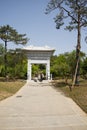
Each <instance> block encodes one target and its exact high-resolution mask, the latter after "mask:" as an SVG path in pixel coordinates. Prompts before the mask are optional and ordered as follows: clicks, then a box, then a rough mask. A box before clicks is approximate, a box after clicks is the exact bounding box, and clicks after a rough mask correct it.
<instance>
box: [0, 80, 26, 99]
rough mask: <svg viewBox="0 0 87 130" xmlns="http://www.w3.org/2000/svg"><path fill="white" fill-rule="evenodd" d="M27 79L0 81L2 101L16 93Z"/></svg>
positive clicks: (0, 97)
mask: <svg viewBox="0 0 87 130" xmlns="http://www.w3.org/2000/svg"><path fill="white" fill-rule="evenodd" d="M24 84H25V81H22V80H17V81H10V82H9V81H8V82H5V81H0V101H1V100H3V99H5V98H7V97H9V96H12V95H13V94H15V93H16V92H17V91H18V90H19V89H20V88H21V87H22V86H23V85H24Z"/></svg>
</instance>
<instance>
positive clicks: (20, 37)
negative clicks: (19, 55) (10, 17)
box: [0, 25, 28, 76]
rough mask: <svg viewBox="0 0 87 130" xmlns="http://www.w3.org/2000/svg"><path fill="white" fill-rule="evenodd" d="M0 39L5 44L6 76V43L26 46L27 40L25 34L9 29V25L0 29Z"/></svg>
mask: <svg viewBox="0 0 87 130" xmlns="http://www.w3.org/2000/svg"><path fill="white" fill-rule="evenodd" d="M0 38H1V40H3V41H4V43H5V56H4V59H5V76H6V75H7V56H6V54H7V43H8V42H14V43H16V44H23V45H24V44H26V43H27V41H28V39H27V38H26V34H19V33H18V32H17V31H16V30H15V29H13V28H12V27H10V26H9V25H6V26H1V27H0Z"/></svg>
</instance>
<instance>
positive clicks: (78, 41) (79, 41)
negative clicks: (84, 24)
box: [75, 15, 81, 85]
mask: <svg viewBox="0 0 87 130" xmlns="http://www.w3.org/2000/svg"><path fill="white" fill-rule="evenodd" d="M80 48H81V27H80V16H79V15H78V35H77V47H76V70H75V71H76V72H75V73H76V78H75V85H79V76H80Z"/></svg>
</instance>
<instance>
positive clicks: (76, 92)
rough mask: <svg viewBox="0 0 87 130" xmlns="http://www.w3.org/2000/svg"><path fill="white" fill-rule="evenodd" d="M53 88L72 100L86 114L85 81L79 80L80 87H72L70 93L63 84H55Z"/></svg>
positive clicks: (86, 88)
mask: <svg viewBox="0 0 87 130" xmlns="http://www.w3.org/2000/svg"><path fill="white" fill-rule="evenodd" d="M54 86H55V88H56V89H58V90H61V91H62V92H63V93H64V94H65V95H66V96H68V97H70V98H72V99H73V100H74V101H75V102H76V103H77V104H78V105H79V106H80V107H81V108H82V109H83V110H84V111H85V112H86V113H87V80H81V81H80V86H78V87H74V88H73V90H72V91H70V89H69V86H68V85H66V84H65V83H64V82H56V85H54Z"/></svg>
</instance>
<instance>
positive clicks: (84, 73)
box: [82, 57, 87, 79]
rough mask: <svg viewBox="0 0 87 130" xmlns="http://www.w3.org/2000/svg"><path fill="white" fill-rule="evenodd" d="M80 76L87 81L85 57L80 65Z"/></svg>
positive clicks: (86, 59) (86, 61) (86, 60)
mask: <svg viewBox="0 0 87 130" xmlns="http://www.w3.org/2000/svg"><path fill="white" fill-rule="evenodd" d="M82 75H83V78H86V79H87V57H86V58H85V59H84V61H83V63H82Z"/></svg>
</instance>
